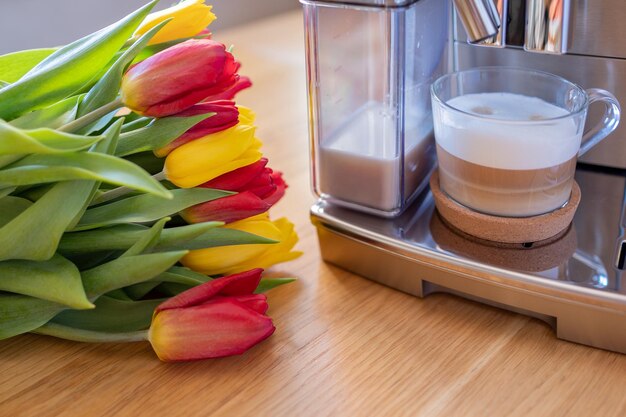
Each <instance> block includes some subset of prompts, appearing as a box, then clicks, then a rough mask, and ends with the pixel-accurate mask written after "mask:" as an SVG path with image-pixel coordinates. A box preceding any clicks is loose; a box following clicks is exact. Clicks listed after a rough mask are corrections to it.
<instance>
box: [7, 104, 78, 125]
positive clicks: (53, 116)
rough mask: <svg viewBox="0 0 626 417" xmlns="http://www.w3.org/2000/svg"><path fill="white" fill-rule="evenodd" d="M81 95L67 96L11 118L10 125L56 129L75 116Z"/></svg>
mask: <svg viewBox="0 0 626 417" xmlns="http://www.w3.org/2000/svg"><path fill="white" fill-rule="evenodd" d="M82 97H83V96H73V97H68V98H66V99H65V100H61V101H59V102H57V103H54V104H53V105H51V106H48V107H45V108H43V109H39V110H34V111H31V112H30V113H26V114H25V115H23V116H21V117H18V118H17V119H13V120H11V122H10V123H11V125H13V126H15V127H18V128H20V129H33V128H41V127H48V128H51V129H58V128H59V127H61V126H63V125H65V124H67V123H69V122H71V121H72V120H74V119H75V118H76V110H77V109H78V104H79V103H80V100H81V99H82Z"/></svg>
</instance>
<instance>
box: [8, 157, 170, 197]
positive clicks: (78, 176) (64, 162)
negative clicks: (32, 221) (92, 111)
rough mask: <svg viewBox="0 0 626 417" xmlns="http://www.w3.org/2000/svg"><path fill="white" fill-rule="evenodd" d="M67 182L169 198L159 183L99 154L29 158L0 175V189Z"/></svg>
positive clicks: (134, 167)
mask: <svg viewBox="0 0 626 417" xmlns="http://www.w3.org/2000/svg"><path fill="white" fill-rule="evenodd" d="M71 180H94V181H100V182H105V183H108V184H113V185H118V186H124V187H128V188H131V189H134V190H138V191H142V192H146V193H151V194H154V195H156V196H159V197H161V198H168V197H171V194H170V192H169V191H168V190H166V189H165V188H164V187H163V186H162V185H161V183H160V182H158V181H157V180H155V179H154V178H152V177H151V176H150V175H149V174H148V173H147V172H146V171H144V170H143V169H141V168H140V167H138V166H137V165H135V164H133V163H132V162H129V161H126V160H124V159H122V158H117V157H115V156H111V155H106V154H102V153H90V152H87V153H85V152H81V153H78V152H75V153H64V154H56V155H30V156H27V157H25V158H23V159H21V160H20V161H18V162H16V163H14V164H12V165H10V166H8V167H6V168H5V169H3V170H1V171H0V187H9V186H20V185H29V184H42V183H50V182H59V181H71Z"/></svg>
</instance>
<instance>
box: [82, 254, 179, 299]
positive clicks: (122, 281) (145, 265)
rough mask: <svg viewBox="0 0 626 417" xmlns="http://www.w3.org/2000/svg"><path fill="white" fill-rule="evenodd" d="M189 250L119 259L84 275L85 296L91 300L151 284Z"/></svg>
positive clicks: (83, 273) (84, 272) (85, 272)
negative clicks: (152, 280)
mask: <svg viewBox="0 0 626 417" xmlns="http://www.w3.org/2000/svg"><path fill="white" fill-rule="evenodd" d="M186 254H187V251H176V252H162V253H151V254H146V255H137V256H127V257H124V258H117V259H115V260H113V261H111V262H107V263H105V264H102V265H99V266H97V267H95V268H92V269H90V270H87V271H83V272H81V275H82V278H83V286H84V287H85V293H86V294H87V297H88V298H89V299H90V300H93V299H95V298H97V297H99V296H100V295H102V294H105V293H108V292H110V291H113V290H116V289H118V288H124V287H127V286H129V285H133V284H138V283H140V282H144V281H148V280H150V279H152V278H154V277H155V276H157V275H159V274H160V273H162V272H163V271H166V270H167V269H169V268H170V267H171V266H172V265H174V264H175V263H176V262H178V260H179V259H180V258H182V257H183V256H185V255H186Z"/></svg>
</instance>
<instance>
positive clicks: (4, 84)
mask: <svg viewBox="0 0 626 417" xmlns="http://www.w3.org/2000/svg"><path fill="white" fill-rule="evenodd" d="M9 84H11V83H8V82H6V81H2V80H0V90H2V89H3V88H4V87H6V86H7V85H9Z"/></svg>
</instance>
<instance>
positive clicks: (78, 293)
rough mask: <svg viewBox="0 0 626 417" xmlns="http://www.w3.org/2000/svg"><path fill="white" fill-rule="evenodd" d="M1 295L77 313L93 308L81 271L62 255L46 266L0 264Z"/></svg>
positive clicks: (42, 264) (46, 263)
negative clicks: (47, 303) (20, 296)
mask: <svg viewBox="0 0 626 417" xmlns="http://www.w3.org/2000/svg"><path fill="white" fill-rule="evenodd" d="M0 291H8V292H13V293H18V294H23V295H30V296H31V297H36V298H41V299H43V300H48V301H53V302H56V303H59V304H64V305H67V306H69V307H71V308H76V309H86V308H93V304H91V303H90V302H89V300H87V296H86V295H85V290H84V289H83V284H82V281H81V277H80V272H78V268H76V266H74V264H73V263H71V262H70V261H68V260H67V259H65V258H64V257H62V256H61V255H54V256H53V257H52V259H50V260H48V261H43V262H34V261H20V260H10V261H3V262H0Z"/></svg>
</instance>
